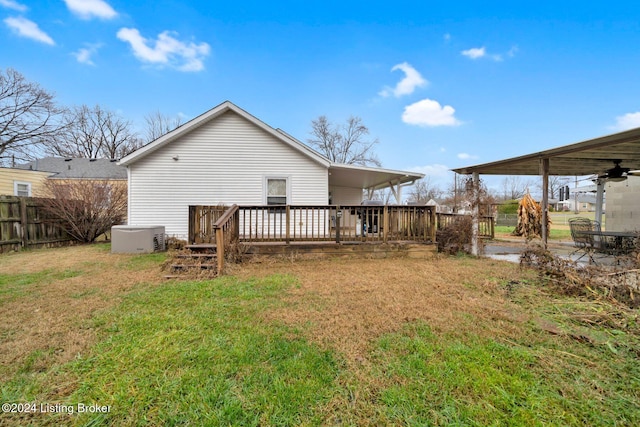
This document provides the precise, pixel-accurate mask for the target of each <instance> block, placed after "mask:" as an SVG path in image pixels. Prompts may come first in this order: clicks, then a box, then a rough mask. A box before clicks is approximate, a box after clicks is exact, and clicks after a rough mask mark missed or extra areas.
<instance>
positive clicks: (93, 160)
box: [89, 159, 98, 162]
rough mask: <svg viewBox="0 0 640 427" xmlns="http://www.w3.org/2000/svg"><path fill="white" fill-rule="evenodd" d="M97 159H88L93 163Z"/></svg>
mask: <svg viewBox="0 0 640 427" xmlns="http://www.w3.org/2000/svg"><path fill="white" fill-rule="evenodd" d="M96 160H98V159H89V161H90V162H95V161H96Z"/></svg>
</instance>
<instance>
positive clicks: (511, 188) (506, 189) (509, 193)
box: [502, 175, 535, 200]
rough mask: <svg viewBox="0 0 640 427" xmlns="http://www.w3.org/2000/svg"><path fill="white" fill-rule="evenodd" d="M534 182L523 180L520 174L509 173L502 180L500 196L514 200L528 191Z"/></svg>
mask: <svg viewBox="0 0 640 427" xmlns="http://www.w3.org/2000/svg"><path fill="white" fill-rule="evenodd" d="M534 185H535V184H534V183H533V182H532V181H531V180H523V179H522V178H521V177H520V176H515V175H510V176H506V177H504V179H503V180H502V196H503V198H504V200H516V199H519V198H521V197H523V196H524V195H525V194H527V193H528V191H529V188H530V187H533V186H534Z"/></svg>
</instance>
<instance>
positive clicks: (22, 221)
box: [20, 197, 29, 248]
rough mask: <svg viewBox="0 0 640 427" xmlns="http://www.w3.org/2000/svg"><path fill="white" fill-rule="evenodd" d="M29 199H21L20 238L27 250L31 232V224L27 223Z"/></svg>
mask: <svg viewBox="0 0 640 427" xmlns="http://www.w3.org/2000/svg"><path fill="white" fill-rule="evenodd" d="M27 221H28V218H27V199H26V197H20V234H21V236H20V238H21V243H20V244H21V246H22V247H23V248H26V247H27V245H28V244H29V239H28V236H27V231H28V230H29V223H28V222H27Z"/></svg>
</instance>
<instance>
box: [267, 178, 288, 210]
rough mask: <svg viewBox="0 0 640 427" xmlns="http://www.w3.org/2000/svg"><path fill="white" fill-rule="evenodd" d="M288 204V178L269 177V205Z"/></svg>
mask: <svg viewBox="0 0 640 427" xmlns="http://www.w3.org/2000/svg"><path fill="white" fill-rule="evenodd" d="M286 204H287V180H286V179H284V178H270V179H267V205H286Z"/></svg>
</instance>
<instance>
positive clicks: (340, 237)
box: [189, 205, 436, 244]
mask: <svg viewBox="0 0 640 427" xmlns="http://www.w3.org/2000/svg"><path fill="white" fill-rule="evenodd" d="M223 216H224V217H225V218H226V214H224V210H223V209H222V207H212V206H190V207H189V243H196V244H198V243H214V242H216V236H215V231H214V229H215V224H217V221H218V220H220V219H222V217H223ZM235 221H237V224H235V225H234V227H235V230H236V232H237V236H238V240H239V241H241V242H284V243H290V242H309V241H334V242H389V241H417V242H432V243H433V242H435V232H436V214H435V209H434V208H433V207H430V206H360V205H356V206H312V205H309V206H240V207H238V208H237V219H235Z"/></svg>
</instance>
